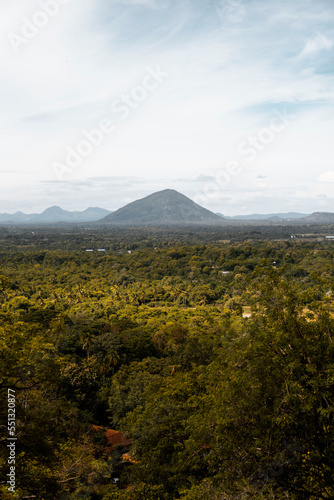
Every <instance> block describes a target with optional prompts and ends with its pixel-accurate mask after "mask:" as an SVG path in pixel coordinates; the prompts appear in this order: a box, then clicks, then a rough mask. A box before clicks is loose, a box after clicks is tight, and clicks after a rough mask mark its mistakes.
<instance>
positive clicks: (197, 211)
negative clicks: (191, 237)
mask: <svg viewBox="0 0 334 500" xmlns="http://www.w3.org/2000/svg"><path fill="white" fill-rule="evenodd" d="M102 222H103V223H105V224H114V225H115V224H117V225H118V224H121V225H132V226H146V225H148V226H151V225H173V224H176V225H179V224H221V222H222V219H221V217H220V216H219V215H217V214H214V213H213V212H210V210H207V209H206V208H203V207H201V206H200V205H197V203H195V202H194V201H192V200H190V199H189V198H187V196H184V195H183V194H181V193H178V192H177V191H175V190H174V189H164V190H163V191H159V192H157V193H153V194H150V195H149V196H146V197H145V198H143V199H141V200H137V201H134V202H132V203H129V204H128V205H126V206H125V207H123V208H120V209H119V210H117V211H116V212H113V213H112V214H110V215H107V216H106V217H104V218H103V219H102V220H101V223H102Z"/></svg>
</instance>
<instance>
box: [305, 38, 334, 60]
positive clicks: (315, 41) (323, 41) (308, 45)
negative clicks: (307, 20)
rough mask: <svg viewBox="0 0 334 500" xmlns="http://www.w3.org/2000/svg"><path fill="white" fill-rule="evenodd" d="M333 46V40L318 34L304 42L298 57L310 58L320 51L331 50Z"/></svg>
mask: <svg viewBox="0 0 334 500" xmlns="http://www.w3.org/2000/svg"><path fill="white" fill-rule="evenodd" d="M333 46H334V42H333V40H330V39H329V38H327V37H326V36H324V35H321V34H320V33H319V34H318V35H316V36H315V37H313V38H310V39H309V40H307V41H306V42H305V46H304V48H303V50H302V52H301V54H300V55H301V57H307V56H311V55H314V54H317V53H318V52H321V51H322V50H331V49H332V48H333Z"/></svg>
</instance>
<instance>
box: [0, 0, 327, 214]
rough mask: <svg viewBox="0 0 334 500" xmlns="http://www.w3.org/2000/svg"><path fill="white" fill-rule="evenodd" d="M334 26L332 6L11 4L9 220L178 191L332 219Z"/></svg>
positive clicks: (231, 208) (6, 26)
mask: <svg viewBox="0 0 334 500" xmlns="http://www.w3.org/2000/svg"><path fill="white" fill-rule="evenodd" d="M333 19H334V4H333V2H332V1H331V0H318V1H317V2H314V1H312V0H303V1H302V0H296V1H295V2H291V1H288V0H283V1H281V2H279V3H277V2H267V1H265V0H247V1H243V0H184V1H182V2H180V1H178V0H109V1H106V0H80V2H79V0H39V1H36V0H17V1H16V2H15V5H14V4H13V2H12V1H11V0H3V1H2V2H1V5H0V32H1V39H2V43H1V45H0V55H1V60H2V65H1V69H0V74H1V78H0V92H1V94H0V95H1V100H2V102H1V107H2V117H1V122H0V127H1V137H2V140H1V142H0V153H1V158H2V161H1V165H0V213H2V212H9V213H13V212H15V211H18V210H21V211H23V212H26V213H33V212H41V211H43V210H44V209H46V208H47V207H50V206H52V205H60V206H61V207H62V208H63V209H66V210H84V209H86V208H87V207H91V206H98V207H101V208H106V209H108V210H116V209H117V208H119V207H121V206H124V205H125V204H127V203H129V202H131V201H134V200H136V199H138V198H143V197H144V196H146V195H148V194H150V193H153V192H155V191H159V190H162V189H166V188H171V189H176V190H177V191H179V192H181V193H183V194H185V195H186V196H188V197H189V198H191V199H193V200H194V201H196V202H197V203H199V204H200V205H202V206H204V207H206V208H208V209H209V210H212V211H213V212H221V213H223V214H224V215H235V214H249V213H273V212H291V211H297V212H304V213H311V212H316V211H323V212H334V203H333V202H334V166H333V152H334V151H333V149H334V143H333V140H332V132H333V128H334V127H333V126H334V114H333V102H334V85H333V84H334V65H333V55H334V24H333ZM98 128H99V129H100V131H99V132H96V129H98ZM101 129H103V131H102V132H101ZM93 130H94V132H92V131H93ZM101 134H102V135H101ZM82 141H84V142H85V141H86V146H85V144H83V143H82ZM87 141H88V143H89V144H90V146H89V144H88V146H87ZM80 144H81V146H79V145H80ZM80 147H81V149H80ZM85 147H86V149H85ZM87 147H88V149H87ZM78 148H79V149H78ZM78 150H80V151H81V152H82V155H80V154H79V157H80V158H79V159H78V157H76V158H75V153H74V156H73V151H75V152H77V151H78ZM69 151H71V152H72V153H69ZM83 153H85V154H83ZM69 154H71V155H72V157H71V158H70V162H68V161H67V160H68V159H69V158H67V159H66V157H68V155H69ZM77 155H78V153H77ZM75 163H76V165H75ZM57 165H58V167H57ZM59 165H63V166H65V167H66V168H63V170H62V171H60V167H59Z"/></svg>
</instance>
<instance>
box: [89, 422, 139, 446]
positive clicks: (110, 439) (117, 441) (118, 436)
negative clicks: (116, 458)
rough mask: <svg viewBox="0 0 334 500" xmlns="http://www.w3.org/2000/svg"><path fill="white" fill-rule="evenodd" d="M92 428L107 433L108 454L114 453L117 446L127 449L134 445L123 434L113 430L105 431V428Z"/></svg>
mask: <svg viewBox="0 0 334 500" xmlns="http://www.w3.org/2000/svg"><path fill="white" fill-rule="evenodd" d="M92 427H93V429H95V430H100V431H102V430H104V431H105V434H104V435H105V437H106V439H107V445H106V451H108V452H110V451H113V450H114V449H115V448H116V447H117V446H120V447H123V448H126V447H128V446H130V444H131V443H132V441H131V440H130V439H128V438H126V437H125V436H124V434H123V432H120V431H114V430H113V429H105V428H104V427H99V426H98V425H93V426H92Z"/></svg>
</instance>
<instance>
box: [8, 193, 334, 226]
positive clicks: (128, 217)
mask: <svg viewBox="0 0 334 500" xmlns="http://www.w3.org/2000/svg"><path fill="white" fill-rule="evenodd" d="M95 222H98V223H101V224H106V225H114V226H163V225H165V226H166V225H169V226H171V225H182V224H184V225H188V224H194V225H195V224H196V225H216V226H221V225H231V224H233V223H234V224H238V225H239V224H242V223H244V224H245V223H249V224H256V223H263V224H270V223H271V224H274V223H277V224H280V223H281V224H286V223H293V224H297V225H298V224H334V213H328V212H315V213H313V214H311V215H307V214H302V213H298V212H287V213H272V214H263V215H262V214H251V215H236V216H234V217H228V216H224V215H222V214H219V213H213V212H211V211H210V210H207V209H206V208H203V207H201V206H200V205H198V204H197V203H195V202H194V201H192V200H191V199H190V198H188V197H187V196H184V195H183V194H181V193H179V192H177V191H175V190H174V189H164V190H163V191H159V192H157V193H153V194H150V195H149V196H146V197H145V198H143V199H140V200H136V201H134V202H132V203H129V204H128V205H125V206H124V207H122V208H120V209H118V210H116V212H111V211H109V210H105V209H104V208H97V207H90V208H87V209H86V210H84V211H82V212H69V211H67V210H63V209H62V208H60V207H58V206H53V207H50V208H47V209H46V210H44V212H42V213H41V214H24V213H22V212H16V213H15V214H7V213H6V214H0V224H55V223H95Z"/></svg>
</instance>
